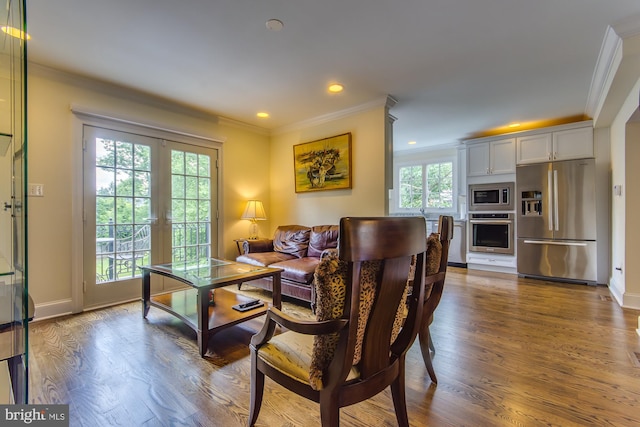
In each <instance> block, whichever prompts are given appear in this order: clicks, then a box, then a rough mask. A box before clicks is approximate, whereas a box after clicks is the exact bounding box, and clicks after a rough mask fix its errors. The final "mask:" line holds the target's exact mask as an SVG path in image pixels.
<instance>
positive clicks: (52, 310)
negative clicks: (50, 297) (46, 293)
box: [33, 298, 73, 322]
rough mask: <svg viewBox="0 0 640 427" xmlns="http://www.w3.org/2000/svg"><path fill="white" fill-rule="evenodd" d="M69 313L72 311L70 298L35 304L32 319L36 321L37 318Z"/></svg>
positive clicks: (42, 318)
mask: <svg viewBox="0 0 640 427" xmlns="http://www.w3.org/2000/svg"><path fill="white" fill-rule="evenodd" d="M71 313H73V301H72V300H71V298H69V299H64V300H58V301H53V302H48V303H45V304H36V306H35V314H34V317H33V321H35V322H37V321H38V320H44V319H50V318H52V317H59V316H65V315H67V314H71Z"/></svg>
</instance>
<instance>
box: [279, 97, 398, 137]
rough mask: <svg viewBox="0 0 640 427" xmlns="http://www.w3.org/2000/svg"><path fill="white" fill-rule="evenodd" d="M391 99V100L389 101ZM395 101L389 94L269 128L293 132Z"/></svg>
mask: <svg viewBox="0 0 640 427" xmlns="http://www.w3.org/2000/svg"><path fill="white" fill-rule="evenodd" d="M390 100H391V101H390ZM396 103H397V101H396V100H395V99H393V98H392V97H391V96H385V97H384V98H379V99H374V100H373V101H370V102H366V103H364V104H360V105H356V106H355V107H351V108H346V109H344V110H340V111H334V112H333V113H329V114H324V115H321V116H317V117H313V118H310V119H306V120H302V121H299V122H297V123H292V124H289V125H285V126H281V127H279V128H275V129H272V130H271V135H280V134H283V133H287V132H293V131H296V130H301V129H305V128H309V127H313V126H318V125H322V124H325V123H329V122H332V121H334V120H338V119H342V118H345V117H349V116H352V115H354V114H358V113H361V112H363V111H369V110H372V109H374V108H378V107H385V108H391V107H392V106H393V105H395V104H396Z"/></svg>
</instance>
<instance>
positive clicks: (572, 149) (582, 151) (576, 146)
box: [553, 127, 593, 160]
mask: <svg viewBox="0 0 640 427" xmlns="http://www.w3.org/2000/svg"><path fill="white" fill-rule="evenodd" d="M591 157H593V128H591V127H585V128H579V129H570V130H564V131H560V132H554V133H553V160H570V159H586V158H591Z"/></svg>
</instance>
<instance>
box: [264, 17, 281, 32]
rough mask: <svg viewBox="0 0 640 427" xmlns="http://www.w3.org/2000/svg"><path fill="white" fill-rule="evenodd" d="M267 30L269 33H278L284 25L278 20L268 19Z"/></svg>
mask: <svg viewBox="0 0 640 427" xmlns="http://www.w3.org/2000/svg"><path fill="white" fill-rule="evenodd" d="M266 26H267V29H268V30H271V31H280V30H281V29H282V28H283V27H284V24H283V23H282V21H281V20H279V19H269V20H268V21H267V23H266Z"/></svg>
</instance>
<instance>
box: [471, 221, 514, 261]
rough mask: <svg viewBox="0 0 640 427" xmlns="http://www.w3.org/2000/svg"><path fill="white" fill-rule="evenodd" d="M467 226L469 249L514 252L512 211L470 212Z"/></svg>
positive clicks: (474, 250) (496, 252) (502, 252)
mask: <svg viewBox="0 0 640 427" xmlns="http://www.w3.org/2000/svg"><path fill="white" fill-rule="evenodd" d="M469 228H470V229H469V251H471V252H488V253H494V254H507V255H513V254H514V252H515V251H514V242H513V228H514V219H513V214H512V213H501V212H499V213H472V214H470V215H469Z"/></svg>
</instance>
